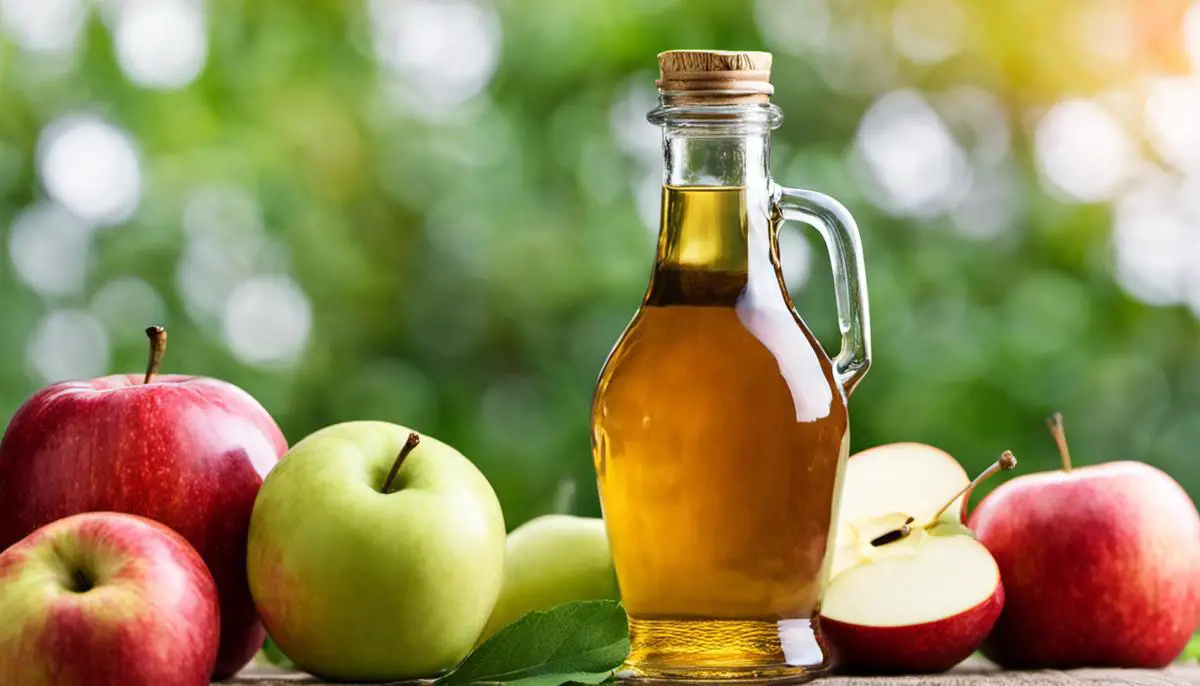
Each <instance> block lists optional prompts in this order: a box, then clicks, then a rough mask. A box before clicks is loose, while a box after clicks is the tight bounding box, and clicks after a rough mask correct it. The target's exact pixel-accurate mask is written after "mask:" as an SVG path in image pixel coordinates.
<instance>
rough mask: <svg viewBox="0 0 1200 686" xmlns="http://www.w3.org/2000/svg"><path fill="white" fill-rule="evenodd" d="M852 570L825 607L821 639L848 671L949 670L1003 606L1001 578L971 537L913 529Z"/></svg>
mask: <svg viewBox="0 0 1200 686" xmlns="http://www.w3.org/2000/svg"><path fill="white" fill-rule="evenodd" d="M877 555H878V556H877V557H876V558H875V559H872V560H870V561H869V562H866V563H862V564H859V565H856V566H854V567H852V568H850V569H847V570H846V571H845V572H844V573H843V574H841V575H839V576H838V577H837V578H836V579H834V581H833V582H832V583H831V584H830V587H829V590H828V591H827V592H826V594H825V598H824V600H823V601H822V604H821V621H820V628H821V634H822V636H823V637H824V638H825V639H826V640H827V641H828V642H829V643H830V645H831V647H832V648H833V653H834V660H835V662H836V663H837V664H839V665H840V666H841V667H842V668H843V670H844V671H856V672H868V673H874V674H899V673H927V672H941V671H945V670H947V669H950V668H951V667H953V666H954V665H956V664H958V663H960V662H962V661H963V660H965V659H966V658H967V657H969V656H970V655H971V653H973V652H974V651H975V650H976V649H977V648H978V647H979V644H980V643H981V642H982V641H983V638H984V636H986V635H987V633H988V631H989V630H990V629H991V627H992V625H993V624H994V623H995V621H996V618H997V617H998V616H999V614H1000V609H1001V608H1002V607H1003V605H1004V590H1003V587H1002V586H1001V584H1000V573H999V570H998V569H997V567H996V563H995V561H993V560H992V556H991V555H989V554H988V551H987V549H986V548H984V547H983V546H982V545H980V544H979V543H978V542H976V541H975V540H973V539H971V538H970V537H968V536H936V535H932V534H929V533H926V532H924V531H923V530H921V529H914V530H913V532H912V533H911V534H910V535H909V536H908V537H907V538H906V539H904V540H903V541H897V542H895V543H892V544H889V545H886V546H882V548H881V549H879V552H878V553H877Z"/></svg>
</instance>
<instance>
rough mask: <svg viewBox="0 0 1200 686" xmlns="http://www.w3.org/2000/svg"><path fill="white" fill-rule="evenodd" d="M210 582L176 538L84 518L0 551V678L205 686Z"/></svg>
mask: <svg viewBox="0 0 1200 686" xmlns="http://www.w3.org/2000/svg"><path fill="white" fill-rule="evenodd" d="M219 612H220V611H219V608H218V604H217V587H216V584H214V583H213V579H212V576H211V575H210V574H209V573H208V568H207V567H206V566H205V565H204V561H203V560H201V559H200V556H199V555H197V554H196V551H195V550H193V549H192V547H191V546H190V545H188V543H187V541H185V540H183V538H182V537H180V536H179V534H176V533H175V532H173V531H171V530H170V529H168V528H166V527H165V526H162V525H161V524H157V523H155V522H152V521H150V520H147V519H142V518H140V517H134V516H131V515H124V514H114V513H110V512H92V513H87V514H81V515H75V516H74V517H68V518H66V519H60V520H58V521H56V522H54V523H52V524H49V525H47V526H45V527H42V528H41V529H38V530H37V531H35V532H34V533H32V534H30V535H29V536H28V537H26V538H24V539H23V540H21V541H20V542H18V543H17V544H16V545H14V546H12V547H11V548H9V549H8V550H5V551H4V553H3V554H0V683H2V684H5V685H6V686H207V684H208V683H209V680H208V679H209V674H210V673H211V672H212V667H213V661H214V660H215V659H216V656H217V641H218V637H219V631H220V618H219V616H218V615H219Z"/></svg>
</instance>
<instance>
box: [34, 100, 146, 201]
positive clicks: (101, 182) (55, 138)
mask: <svg viewBox="0 0 1200 686" xmlns="http://www.w3.org/2000/svg"><path fill="white" fill-rule="evenodd" d="M38 168H39V172H40V174H41V178H42V184H43V185H45V187H46V191H47V192H48V193H49V194H50V197H52V198H54V199H55V200H57V201H58V202H60V203H62V205H63V206H64V207H66V208H67V209H68V210H70V211H71V212H72V213H74V214H75V215H77V216H79V217H81V218H82V219H84V220H86V221H91V222H95V223H97V224H101V225H111V224H119V223H121V222H123V221H125V220H126V219H128V218H129V217H130V216H132V215H133V213H134V211H136V210H137V206H138V202H139V200H140V199H141V194H142V170H141V164H140V162H139V161H138V153H137V150H136V148H135V147H134V143H133V139H132V138H130V136H129V135H128V134H127V133H125V132H124V131H122V130H121V129H118V128H116V127H115V126H113V125H111V124H109V123H107V122H104V121H102V120H100V119H98V118H96V117H93V116H90V115H80V116H66V117H62V118H59V119H56V120H54V121H53V122H51V123H50V124H48V125H47V126H46V128H45V129H43V131H42V135H41V137H40V139H39V140H38Z"/></svg>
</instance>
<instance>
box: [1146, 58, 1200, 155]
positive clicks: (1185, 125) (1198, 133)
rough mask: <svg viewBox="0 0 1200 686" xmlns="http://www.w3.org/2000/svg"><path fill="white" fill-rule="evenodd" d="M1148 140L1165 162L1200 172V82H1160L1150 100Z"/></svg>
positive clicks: (1175, 79)
mask: <svg viewBox="0 0 1200 686" xmlns="http://www.w3.org/2000/svg"><path fill="white" fill-rule="evenodd" d="M1146 137H1147V138H1148V139H1149V141H1150V144H1151V145H1152V146H1154V150H1155V151H1156V152H1157V153H1158V154H1159V155H1160V156H1162V158H1163V159H1164V160H1166V161H1167V162H1168V163H1170V164H1171V165H1172V166H1174V167H1175V168H1176V169H1180V170H1183V171H1195V170H1200V79H1197V78H1194V77H1193V78H1165V79H1160V80H1158V81H1157V82H1156V83H1154V85H1153V86H1152V87H1151V89H1150V93H1149V96H1148V97H1147V99H1146Z"/></svg>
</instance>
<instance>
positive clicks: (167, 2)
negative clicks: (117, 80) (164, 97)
mask: <svg viewBox="0 0 1200 686" xmlns="http://www.w3.org/2000/svg"><path fill="white" fill-rule="evenodd" d="M113 40H114V42H115V43H116V53H117V64H119V65H120V67H121V71H122V72H124V73H125V76H126V78H128V79H129V81H130V82H131V83H134V84H136V85H138V86H142V87H145V88H154V89H160V90H173V89H177V88H183V87H184V86H186V85H188V84H189V83H191V82H192V81H194V80H195V79H196V77H197V76H199V75H200V72H201V71H203V70H204V63H205V61H206V60H207V58H208V42H207V38H206V36H205V19H204V8H203V7H202V6H201V5H200V3H199V1H198V0H138V1H135V2H127V3H125V4H123V5H122V6H121V7H120V9H119V11H118V13H117V17H116V25H115V26H114V28H113Z"/></svg>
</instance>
